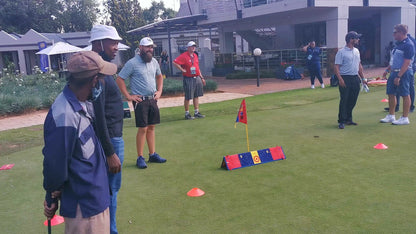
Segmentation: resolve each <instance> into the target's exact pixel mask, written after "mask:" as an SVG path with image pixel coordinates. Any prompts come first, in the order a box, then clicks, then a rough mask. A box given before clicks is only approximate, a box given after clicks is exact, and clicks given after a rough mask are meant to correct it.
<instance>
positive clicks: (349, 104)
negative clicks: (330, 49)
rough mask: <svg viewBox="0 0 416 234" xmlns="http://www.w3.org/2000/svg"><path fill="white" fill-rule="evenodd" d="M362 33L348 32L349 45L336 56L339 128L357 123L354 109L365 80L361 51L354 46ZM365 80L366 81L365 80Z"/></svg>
mask: <svg viewBox="0 0 416 234" xmlns="http://www.w3.org/2000/svg"><path fill="white" fill-rule="evenodd" d="M360 36H361V34H358V33H357V32H355V31H351V32H349V33H347V35H346V36H345V41H346V43H347V45H346V46H345V47H344V48H342V49H340V50H339V51H338V52H337V54H336V56H335V75H336V76H337V78H338V80H339V93H340V100H339V112H338V128H339V129H344V126H345V124H346V125H357V123H355V122H353V121H352V110H353V109H354V107H355V104H356V103H357V99H358V94H359V93H360V83H361V79H362V80H364V74H363V66H362V65H361V60H360V52H359V51H358V49H357V48H355V47H354V46H356V45H358V43H359V41H360ZM364 82H365V81H364Z"/></svg>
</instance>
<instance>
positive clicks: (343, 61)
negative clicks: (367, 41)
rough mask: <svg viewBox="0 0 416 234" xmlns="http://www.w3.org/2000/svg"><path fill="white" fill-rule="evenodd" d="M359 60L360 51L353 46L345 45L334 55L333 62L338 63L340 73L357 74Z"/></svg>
mask: <svg viewBox="0 0 416 234" xmlns="http://www.w3.org/2000/svg"><path fill="white" fill-rule="evenodd" d="M360 62H361V59H360V51H358V49H357V48H355V47H353V48H352V49H351V48H349V47H347V46H345V47H344V48H342V49H340V50H338V52H337V54H336V55H335V64H338V65H339V73H340V75H350V76H355V75H358V70H359V66H360Z"/></svg>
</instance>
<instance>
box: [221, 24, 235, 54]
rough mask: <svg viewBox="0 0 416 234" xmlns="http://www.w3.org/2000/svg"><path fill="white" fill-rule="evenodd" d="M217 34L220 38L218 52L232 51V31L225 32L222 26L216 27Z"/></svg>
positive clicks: (228, 52)
mask: <svg viewBox="0 0 416 234" xmlns="http://www.w3.org/2000/svg"><path fill="white" fill-rule="evenodd" d="M218 36H219V39H220V52H221V53H222V54H230V53H234V37H233V32H225V31H224V29H223V28H218Z"/></svg>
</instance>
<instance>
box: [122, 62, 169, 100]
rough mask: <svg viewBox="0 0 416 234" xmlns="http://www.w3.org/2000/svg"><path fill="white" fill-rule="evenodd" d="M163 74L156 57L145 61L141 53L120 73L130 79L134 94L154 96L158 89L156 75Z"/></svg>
mask: <svg viewBox="0 0 416 234" xmlns="http://www.w3.org/2000/svg"><path fill="white" fill-rule="evenodd" d="M160 74H162V72H161V71H160V67H159V63H158V62H157V60H156V59H155V58H152V61H150V62H149V63H145V62H144V61H143V60H142V58H141V57H140V55H138V54H137V55H136V56H134V58H131V59H130V60H129V61H127V63H126V64H125V65H124V67H123V68H122V69H121V71H120V73H119V74H118V75H119V76H120V77H121V78H122V79H123V80H125V79H130V89H131V92H132V94H136V95H142V96H153V94H154V93H155V92H156V91H157V89H156V76H158V75H160Z"/></svg>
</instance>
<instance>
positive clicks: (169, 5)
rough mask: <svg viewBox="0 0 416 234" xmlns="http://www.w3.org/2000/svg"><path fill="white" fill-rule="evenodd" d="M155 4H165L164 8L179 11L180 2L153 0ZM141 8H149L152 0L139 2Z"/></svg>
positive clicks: (174, 0) (140, 0)
mask: <svg viewBox="0 0 416 234" xmlns="http://www.w3.org/2000/svg"><path fill="white" fill-rule="evenodd" d="M155 1H156V2H161V1H162V2H163V3H165V7H166V8H171V9H173V10H175V11H178V10H179V5H180V0H155ZM139 2H140V6H141V7H142V8H149V7H150V6H151V5H152V0H139Z"/></svg>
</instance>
